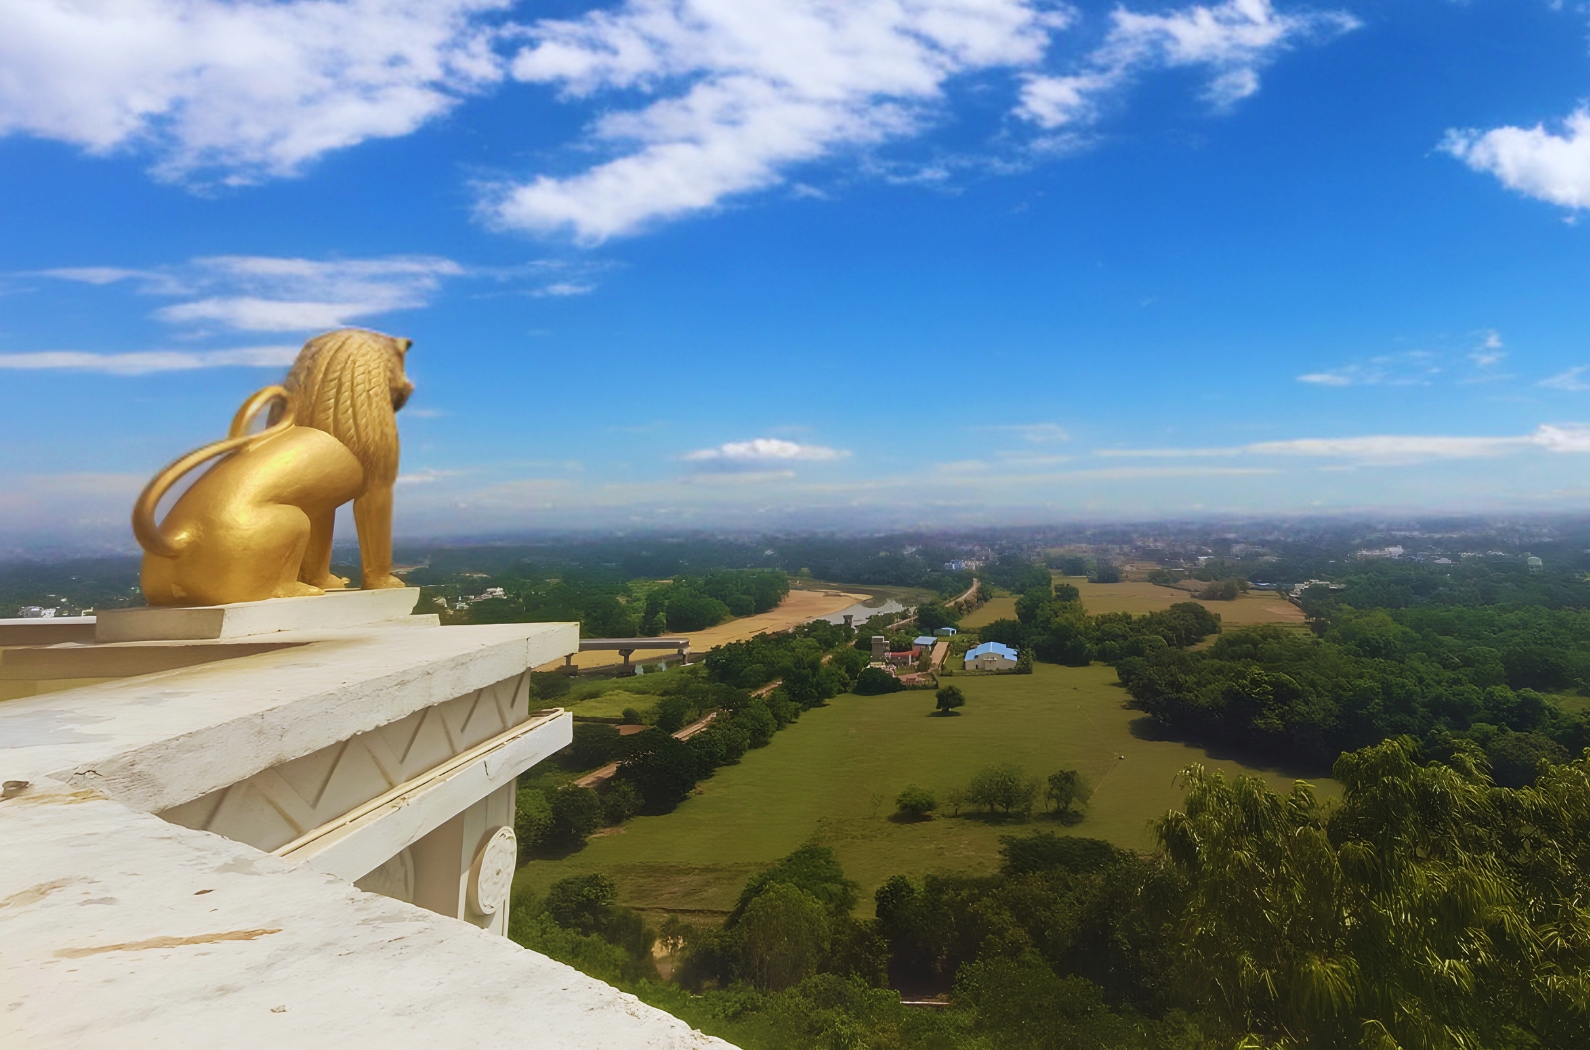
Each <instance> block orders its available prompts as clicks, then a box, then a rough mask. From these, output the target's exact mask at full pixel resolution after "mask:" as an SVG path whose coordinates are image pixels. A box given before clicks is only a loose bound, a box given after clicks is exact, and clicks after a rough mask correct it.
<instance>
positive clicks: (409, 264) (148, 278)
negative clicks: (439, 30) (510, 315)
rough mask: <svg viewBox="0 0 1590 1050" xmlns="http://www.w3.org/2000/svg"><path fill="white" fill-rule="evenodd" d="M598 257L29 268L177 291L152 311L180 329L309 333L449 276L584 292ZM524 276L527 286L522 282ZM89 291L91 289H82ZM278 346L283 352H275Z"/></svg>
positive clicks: (117, 367) (438, 286)
mask: <svg viewBox="0 0 1590 1050" xmlns="http://www.w3.org/2000/svg"><path fill="white" fill-rule="evenodd" d="M606 266H607V264H605V263H601V262H594V261H590V260H576V261H574V262H568V261H564V260H557V259H542V260H534V261H532V262H529V263H525V264H522V265H519V266H513V267H507V268H502V267H497V268H488V267H469V266H465V265H464V264H462V263H459V262H455V261H454V260H452V259H446V258H442V257H440V256H433V255H391V256H382V257H376V258H365V259H304V258H290V257H275V256H257V255H220V256H210V257H206V258H199V259H193V260H191V261H189V262H187V263H183V264H180V265H174V266H165V267H158V268H154V269H130V268H126V267H116V266H78V267H62V268H58V269H53V270H43V271H39V272H37V273H35V274H32V275H31V276H36V277H47V278H51V279H54V280H60V281H69V282H73V283H77V284H85V285H89V286H91V287H93V288H104V287H109V286H111V285H117V284H127V285H131V286H133V287H134V288H135V289H136V291H137V292H138V293H139V294H140V295H145V296H149V297H151V298H157V299H177V300H180V301H178V302H173V303H170V304H168V305H165V306H160V307H157V308H156V309H155V310H154V311H153V316H154V317H155V318H157V319H158V320H161V321H164V322H166V323H167V324H170V325H173V326H176V327H178V328H180V329H182V335H183V337H184V338H190V339H192V338H197V337H202V336H211V335H214V334H215V333H216V332H226V331H230V332H251V333H252V332H272V333H274V332H283V333H289V332H290V333H296V334H309V333H313V332H318V331H323V330H325V329H328V328H336V327H340V326H342V325H347V324H354V323H368V322H369V321H370V320H371V319H374V318H380V317H383V316H385V315H388V314H392V313H397V312H401V311H405V310H417V309H422V308H424V307H426V306H429V305H430V304H431V303H432V302H433V301H434V300H435V298H436V297H437V296H438V295H439V294H441V292H442V289H443V286H444V285H445V284H446V283H448V282H458V281H464V280H474V281H490V282H494V283H497V284H505V283H506V284H509V285H513V284H517V285H519V286H520V287H519V288H518V289H516V290H515V292H514V294H529V295H532V296H554V297H566V296H574V295H586V294H589V293H590V292H592V291H594V290H595V288H596V284H595V282H594V281H593V280H591V279H589V276H588V275H590V274H592V273H595V272H597V271H599V270H601V269H604V268H606ZM524 285H529V286H530V287H529V289H528V291H526V290H525V288H524V287H523V286H524ZM83 294H85V295H92V294H93V293H91V292H86V291H85V292H84V293H83ZM293 352H294V351H289V350H287V349H286V348H283V347H274V346H272V347H244V348H237V349H230V348H228V349H214V350H152V351H140V352H136V353H88V352H77V351H44V352H35V353H15V354H6V355H0V368H10V369H69V370H76V371H97V372H109V373H116V374H122V375H138V374H143V373H147V372H169V371H180V370H186V369H194V368H219V367H226V366H235V365H250V366H267V365H269V366H275V365H279V364H283V363H291V361H292V353H293ZM284 355H285V360H284V359H283V358H284Z"/></svg>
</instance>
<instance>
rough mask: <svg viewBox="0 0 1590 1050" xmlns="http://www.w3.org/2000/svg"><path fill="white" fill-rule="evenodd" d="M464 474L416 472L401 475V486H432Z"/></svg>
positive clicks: (439, 471) (455, 472)
mask: <svg viewBox="0 0 1590 1050" xmlns="http://www.w3.org/2000/svg"><path fill="white" fill-rule="evenodd" d="M462 473H464V472H463V471H461V470H414V471H410V472H409V473H407V474H399V475H398V478H397V483H398V484H399V485H431V484H434V483H436V482H438V481H445V480H447V479H448V478H456V477H458V476H459V475H460V474H462Z"/></svg>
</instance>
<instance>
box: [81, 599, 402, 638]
mask: <svg viewBox="0 0 1590 1050" xmlns="http://www.w3.org/2000/svg"><path fill="white" fill-rule="evenodd" d="M419 600H420V589H419V588H418V587H401V588H400V587H394V588H390V589H388V590H378V591H327V592H326V593H325V594H320V595H315V596H314V597H311V598H267V599H266V600H265V601H261V602H233V603H232V604H230V605H200V606H152V607H147V608H141V609H105V610H102V611H101V612H100V613H99V615H98V618H97V623H96V625H95V638H96V639H97V640H99V641H101V642H149V641H174V640H185V639H195V638H246V637H249V636H251V635H256V634H274V633H275V632H277V631H312V630H324V629H327V628H337V627H359V626H363V625H364V624H371V623H380V622H381V621H383V620H395V619H397V618H398V617H400V616H407V615H408V614H409V613H411V612H413V611H414V606H415V604H416V603H417V602H418V601H419Z"/></svg>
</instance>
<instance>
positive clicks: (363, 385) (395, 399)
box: [271, 328, 413, 490]
mask: <svg viewBox="0 0 1590 1050" xmlns="http://www.w3.org/2000/svg"><path fill="white" fill-rule="evenodd" d="M408 346H409V341H408V340H407V339H397V338H394V337H392V336H390V335H383V334H381V333H380V332H371V331H367V330H365V329H363V328H339V329H337V330H336V331H334V332H327V333H326V334H324V335H318V336H316V337H315V338H313V339H311V340H309V342H307V343H305V344H304V348H303V349H302V350H300V351H299V352H298V360H297V361H295V362H294V363H293V367H292V371H290V372H288V373H287V379H286V381H285V382H284V383H283V384H282V385H283V386H285V387H286V388H287V392H288V393H289V394H290V395H291V396H292V403H293V409H294V411H295V413H296V415H297V420H296V422H297V423H298V425H299V426H305V427H314V428H315V429H316V430H324V431H325V432H326V433H328V434H330V435H331V436H332V437H334V438H336V439H337V440H338V441H340V442H342V443H343V444H344V445H346V446H348V450H349V451H350V452H352V453H353V454H354V456H355V457H356V458H357V459H358V460H359V463H360V465H361V466H363V467H364V484H365V488H366V490H369V489H371V488H374V487H376V486H382V485H387V486H389V485H391V484H392V483H393V482H394V481H395V480H396V479H397V471H398V430H397V418H396V413H397V410H398V409H399V408H401V407H402V405H403V402H404V400H406V399H407V397H408V395H409V393H410V391H412V390H413V386H412V385H411V384H410V383H409V381H408V378H407V376H405V374H404V371H403V356H404V353H405V352H406V351H407V350H408ZM279 414H280V408H277V409H275V410H273V412H272V414H271V421H272V422H275V420H276V417H277V416H278V415H279Z"/></svg>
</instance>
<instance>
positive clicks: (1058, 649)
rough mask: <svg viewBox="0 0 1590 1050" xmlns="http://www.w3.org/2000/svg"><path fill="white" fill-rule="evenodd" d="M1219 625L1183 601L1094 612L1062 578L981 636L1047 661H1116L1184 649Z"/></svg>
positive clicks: (1034, 592) (1020, 602)
mask: <svg viewBox="0 0 1590 1050" xmlns="http://www.w3.org/2000/svg"><path fill="white" fill-rule="evenodd" d="M1219 630H1220V619H1219V617H1218V616H1216V615H1215V614H1214V613H1211V612H1210V611H1209V610H1208V609H1205V608H1204V607H1203V606H1202V605H1199V604H1198V603H1197V602H1178V603H1176V604H1175V605H1172V606H1171V607H1170V608H1169V609H1165V610H1162V611H1159V612H1152V613H1147V614H1145V615H1142V616H1134V615H1132V614H1131V613H1099V614H1097V615H1094V614H1090V613H1089V612H1088V611H1087V610H1086V609H1084V608H1083V607H1082V602H1081V600H1080V595H1079V593H1078V591H1077V589H1076V588H1075V587H1074V586H1072V585H1071V584H1069V583H1060V584H1056V585H1054V586H1053V587H1052V588H1051V587H1050V586H1049V584H1048V583H1047V582H1046V583H1045V584H1044V585H1043V586H1041V587H1035V588H1032V589H1030V590H1028V591H1026V592H1025V593H1024V594H1022V595H1021V597H1020V598H1017V599H1016V619H1014V620H1011V619H1001V620H995V621H993V622H992V623H988V624H985V625H983V626H982V627H980V628H978V630H977V636H978V638H979V639H981V640H982V641H985V642H1000V643H1003V644H1005V645H1009V646H1012V647H1014V648H1015V649H1017V650H1018V651H1020V652H1031V653H1032V655H1033V656H1034V657H1035V658H1036V659H1038V660H1041V661H1044V662H1045V663H1057V664H1065V665H1068V666H1072V667H1086V666H1087V665H1088V664H1089V663H1090V662H1092V661H1093V660H1103V661H1105V662H1107V663H1114V662H1116V661H1118V660H1121V659H1123V658H1125V657H1128V656H1144V655H1149V654H1153V653H1157V652H1160V651H1162V650H1165V649H1169V648H1175V649H1181V648H1185V647H1186V646H1189V645H1193V644H1195V643H1197V642H1200V641H1202V640H1203V639H1205V638H1207V637H1208V636H1209V635H1211V634H1216V633H1218V632H1219Z"/></svg>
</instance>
